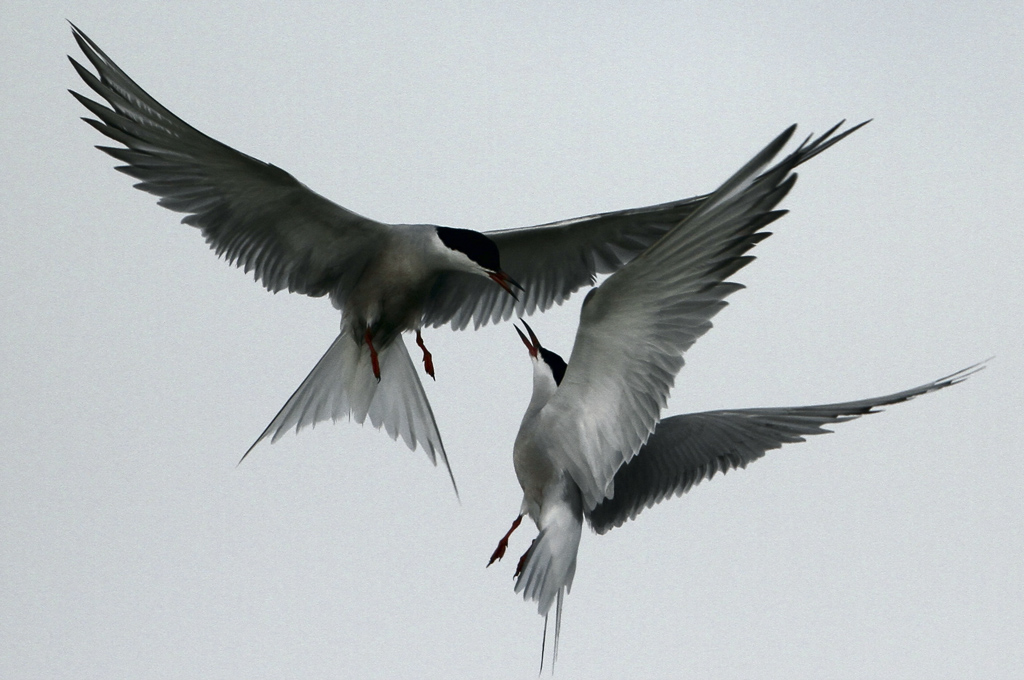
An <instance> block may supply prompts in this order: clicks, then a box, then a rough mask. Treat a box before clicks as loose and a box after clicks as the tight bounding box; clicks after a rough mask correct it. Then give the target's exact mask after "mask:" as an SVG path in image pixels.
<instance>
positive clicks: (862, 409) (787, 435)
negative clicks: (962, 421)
mask: <svg viewBox="0 0 1024 680" xmlns="http://www.w3.org/2000/svg"><path fill="white" fill-rule="evenodd" d="M982 368H984V367H983V366H981V365H980V364H979V365H974V366H970V367H968V368H965V369H963V370H961V371H957V372H956V373H953V374H952V375H948V376H946V377H945V378H940V379H939V380H935V381H933V382H930V383H925V384H924V385H920V386H918V387H915V388H913V389H909V390H904V391H902V392H896V393H895V394H889V395H885V396H882V397H875V398H873V399H863V400H860V401H848V402H844V403H839V404H823V405H819V406H796V407H787V408H752V409H739V410H723V411H707V412H704V413H688V414H686V415H679V416H672V417H671V418H666V419H664V420H662V421H661V422H660V423H658V426H657V428H656V429H655V430H654V432H653V433H651V436H650V438H649V439H648V440H647V443H646V444H644V446H643V447H642V448H641V449H640V451H639V452H638V453H637V455H636V456H635V457H634V458H633V459H631V460H630V461H629V462H628V463H626V464H625V465H623V466H622V467H620V468H619V470H618V471H617V472H616V473H615V495H614V496H613V497H611V498H605V499H604V500H602V501H601V503H599V504H598V505H597V507H595V508H594V509H593V510H592V511H591V512H590V513H589V514H588V516H587V519H588V521H589V522H590V524H591V526H592V527H593V528H594V531H596V532H597V533H599V534H603V533H606V532H608V531H610V530H611V529H614V528H615V527H618V526H622V525H623V524H624V523H625V522H626V521H628V520H631V519H635V518H636V516H637V515H638V514H640V512H642V511H643V510H644V508H650V507H653V506H654V505H656V504H657V503H660V502H661V501H663V500H665V499H667V498H671V497H673V496H680V495H682V494H684V493H686V492H687V491H689V490H690V489H691V488H692V487H693V486H694V485H695V484H698V483H700V482H701V481H703V480H705V479H711V478H712V477H714V476H715V474H716V473H718V472H721V473H723V474H724V473H725V472H727V471H729V470H731V469H734V468H745V467H746V466H747V464H748V463H751V462H753V461H755V460H757V459H759V458H761V457H762V456H764V454H765V453H766V452H768V451H770V450H772V449H778V448H780V447H781V446H782V445H783V444H789V443H793V442H802V441H805V440H804V437H806V436H809V435H815V434H826V433H829V432H831V430H828V429H826V428H825V426H826V425H831V424H833V423H842V422H846V421H847V420H853V419H855V418H859V417H860V416H863V415H867V414H869V413H878V411H877V409H879V408H880V407H882V406H890V405H892V404H898V403H900V402H904V401H908V400H910V399H913V398H914V397H918V396H921V395H922V394H928V393H929V392H934V391H936V390H941V389H943V388H946V387H949V386H950V385H956V384H957V383H959V382H962V381H964V380H966V379H967V378H968V377H970V376H971V375H973V374H974V373H976V372H978V371H980V370H981V369H982Z"/></svg>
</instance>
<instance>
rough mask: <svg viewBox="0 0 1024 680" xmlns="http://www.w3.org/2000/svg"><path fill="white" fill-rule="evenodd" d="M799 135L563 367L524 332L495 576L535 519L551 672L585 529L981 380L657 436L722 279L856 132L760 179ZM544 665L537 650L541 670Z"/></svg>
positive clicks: (605, 289) (719, 419) (663, 250)
mask: <svg viewBox="0 0 1024 680" xmlns="http://www.w3.org/2000/svg"><path fill="white" fill-rule="evenodd" d="M837 127H838V126H837ZM858 127H859V126H858ZM794 128H795V126H794V127H791V128H789V129H788V130H786V131H785V132H784V133H783V134H782V135H780V136H779V137H778V138H776V139H775V140H774V141H773V142H772V143H771V144H769V145H768V146H767V147H766V148H765V149H764V150H763V151H761V152H760V153H759V154H758V155H757V156H755V157H754V159H753V160H751V161H750V162H749V163H748V164H747V165H746V166H744V167H743V168H742V169H741V170H740V171H739V172H738V173H736V174H735V175H734V176H733V177H732V178H731V179H729V180H728V181H727V182H726V183H725V184H723V185H722V187H721V188H720V189H719V190H718V191H716V192H715V193H714V194H712V195H711V197H710V198H709V199H708V200H707V201H706V202H705V203H704V204H703V205H702V206H701V207H700V209H699V210H697V211H696V212H695V213H694V214H693V215H691V216H690V217H689V218H688V219H687V220H686V221H684V222H683V223H682V224H680V225H679V226H678V227H676V228H675V229H673V230H671V231H670V232H668V233H667V234H666V235H665V236H664V237H662V238H661V239H660V240H659V241H658V242H656V243H655V244H654V245H652V246H651V247H650V248H649V249H647V250H646V251H645V252H644V253H642V254H641V255H640V256H638V257H636V258H635V259H634V260H632V261H631V262H630V263H629V264H627V265H625V266H624V267H622V268H621V269H620V270H619V271H618V272H616V273H615V274H613V275H611V276H610V277H609V278H608V279H607V280H605V281H604V283H602V284H601V285H600V286H599V287H597V288H595V289H592V290H591V291H590V292H589V293H588V295H587V297H586V299H585V300H584V303H583V307H582V310H581V311H580V322H579V326H578V329H577V332H576V338H575V341H574V344H573V348H572V354H571V356H570V359H569V361H568V363H566V362H565V361H564V360H563V359H562V357H560V356H559V355H558V354H556V353H554V352H552V351H550V350H548V349H547V348H545V347H543V346H542V345H541V343H540V341H539V340H538V339H537V336H536V335H535V334H534V332H533V329H532V328H530V326H529V325H527V324H526V322H525V321H522V323H523V325H524V327H525V328H526V332H527V333H528V336H527V334H526V333H523V331H521V330H520V329H519V328H518V326H517V327H516V331H517V332H518V333H519V336H520V338H522V340H523V343H524V344H525V345H526V347H527V349H528V350H529V355H530V357H531V359H532V361H533V394H532V396H531V398H530V402H529V405H528V406H527V409H526V413H525V415H524V416H523V420H522V424H521V426H520V429H519V433H518V435H517V436H516V440H515V444H514V447H513V463H514V467H515V472H516V477H517V478H518V480H519V484H520V486H521V487H522V490H523V500H522V504H521V506H520V510H519V515H518V516H517V518H516V519H515V521H514V522H513V524H512V527H511V528H510V529H509V531H508V533H506V534H505V536H503V537H502V539H501V540H500V541H499V543H498V547H497V548H496V549H495V551H494V553H493V554H492V555H491V558H490V561H489V562H488V566H489V565H490V564H493V563H494V562H495V561H496V560H499V559H501V557H502V556H503V555H504V553H505V551H506V550H507V547H508V540H509V537H510V535H511V534H512V532H513V531H514V530H515V529H516V528H517V527H518V526H519V523H520V522H521V521H522V519H523V517H524V516H527V515H528V516H529V517H530V519H532V520H533V522H534V523H535V524H536V526H537V529H538V531H539V533H538V535H537V537H536V538H535V539H534V541H533V543H532V544H531V545H530V548H529V549H528V550H527V551H526V553H525V554H524V555H523V556H522V558H521V559H520V560H519V563H518V566H517V568H516V571H515V579H516V581H515V592H517V593H522V595H523V597H524V599H526V600H527V601H536V602H537V608H538V611H539V613H540V614H541V615H543V616H544V617H545V618H544V622H545V625H544V638H545V642H546V638H547V619H548V613H549V611H550V609H551V606H552V604H554V603H557V606H556V615H555V635H554V649H553V657H552V658H553V660H554V658H557V654H558V638H559V633H560V628H561V613H562V603H563V598H564V595H565V594H566V593H568V592H569V590H570V588H571V586H572V581H573V576H574V575H575V572H576V556H577V551H578V548H579V543H580V539H581V533H582V528H583V522H584V520H586V521H587V522H588V523H589V524H590V526H591V528H592V529H593V530H594V531H595V532H597V533H598V534H604V533H605V532H607V531H609V530H610V529H612V528H614V527H617V526H620V525H622V524H623V523H624V522H626V521H627V520H630V519H633V518H635V517H636V516H637V514H638V513H640V512H641V511H642V510H643V509H644V508H646V507H650V506H653V505H654V504H656V503H659V502H660V501H662V500H664V499H666V498H669V497H671V496H676V495H680V494H682V493H684V492H686V491H687V490H689V489H690V488H691V487H692V486H693V485H694V484H697V483H698V482H700V481H701V480H703V479H710V478H711V477H713V476H714V475H715V473H716V472H719V471H721V472H723V473H724V472H725V471H726V470H729V469H730V468H735V467H746V465H747V464H748V463H750V462H751V461H753V460H756V459H758V458H760V457H762V456H763V455H764V454H765V452H766V451H768V450H770V449H776V448H779V447H780V446H781V445H782V444H784V443H790V442H797V441H804V436H806V435H812V434H821V433H824V432H828V430H826V429H824V428H823V425H826V424H829V423H837V422H843V421H846V420H851V419H853V418H857V417H859V416H861V415H865V414H868V413H874V412H875V409H876V408H878V407H880V406H885V405H889V404H895V403H898V402H902V401H907V400H908V399H912V398H914V397H916V396H919V395H922V394H926V393H928V392H933V391H935V390H939V389H943V388H945V387H948V386H950V385H954V384H956V383H958V382H960V381H962V380H964V379H966V378H967V377H968V376H969V375H971V374H972V373H973V372H975V371H977V370H980V369H979V368H978V365H975V366H973V367H970V368H967V369H964V370H962V371H959V372H957V373H954V374H952V375H950V376H947V377H945V378H941V379H939V380H936V381H934V382H930V383H927V384H924V385H921V386H919V387H915V388H913V389H910V390H905V391H903V392H897V393H895V394H890V395H887V396H883V397H877V398H874V399H865V400H862V401H851V402H846V403H838V404H827V405H821V406H803V407H793V408H755V409H741V410H725V411H710V412H706V413H693V414H687V415H679V416H673V417H670V418H666V419H664V420H662V421H660V423H659V416H660V412H661V409H663V408H664V407H665V404H666V400H667V398H668V394H669V391H670V389H671V388H672V386H673V383H674V381H675V376H676V374H677V373H678V372H679V370H680V369H681V368H682V366H683V353H684V352H685V351H686V350H687V349H689V348H690V347H691V346H692V345H693V343H694V342H695V341H696V340H697V339H698V338H700V337H701V336H702V335H703V334H704V333H706V332H707V331H708V330H709V329H710V328H711V319H712V317H714V316H715V314H717V313H718V312H719V311H721V310H722V309H723V308H724V307H725V306H726V304H727V303H726V301H725V298H726V297H727V296H728V295H730V294H731V293H733V292H735V291H736V290H738V289H740V288H742V286H741V285H739V284H737V283H733V282H727V281H726V279H727V278H728V277H729V276H731V275H732V274H733V273H735V272H736V271H738V270H739V269H741V268H742V267H744V266H745V265H746V264H748V263H749V262H750V261H751V260H753V257H751V256H749V255H746V253H747V251H749V250H750V249H751V248H752V247H753V246H754V245H755V244H757V243H758V242H759V241H761V240H763V239H764V238H765V237H767V236H768V235H769V233H768V232H765V231H762V229H763V228H764V227H766V226H767V225H768V224H770V223H771V222H773V221H775V220H776V219H778V218H779V217H781V216H782V215H783V214H784V213H785V211H782V210H776V209H775V206H776V205H777V204H778V203H779V201H781V200H782V198H783V197H784V196H785V195H786V194H787V192H788V191H789V190H790V188H791V187H792V186H793V184H794V181H795V180H796V176H795V174H793V173H792V169H793V167H794V165H795V163H796V162H797V161H799V160H800V159H801V158H803V157H804V156H805V155H807V154H812V155H813V154H814V153H818V152H820V151H821V150H823V148H827V146H828V145H831V144H833V143H835V142H836V141H838V140H839V139H841V138H842V137H843V136H845V135H846V134H849V133H850V132H852V131H853V130H852V129H851V130H848V131H847V132H846V133H844V134H843V135H840V136H838V137H831V135H832V133H833V132H834V131H835V130H836V128H833V129H832V130H830V131H829V132H828V133H826V134H825V135H822V136H821V137H819V138H818V139H816V140H813V141H812V140H811V138H808V140H807V141H805V142H804V144H803V145H801V146H800V148H799V149H797V150H796V151H795V152H793V153H792V154H791V155H789V156H788V157H786V158H784V159H783V160H782V161H781V162H779V163H778V164H777V165H775V166H774V167H772V168H771V169H770V170H768V171H766V172H764V173H763V174H760V175H759V173H761V171H762V170H763V168H765V166H767V165H768V164H769V163H770V162H771V161H772V159H773V158H774V157H775V156H776V155H777V154H778V153H779V151H780V150H781V149H782V148H783V146H784V145H785V144H786V142H787V141H788V140H789V138H790V136H791V135H792V133H793V131H794ZM854 129H856V128H854ZM543 658H544V649H543V646H542V649H541V667H542V669H543Z"/></svg>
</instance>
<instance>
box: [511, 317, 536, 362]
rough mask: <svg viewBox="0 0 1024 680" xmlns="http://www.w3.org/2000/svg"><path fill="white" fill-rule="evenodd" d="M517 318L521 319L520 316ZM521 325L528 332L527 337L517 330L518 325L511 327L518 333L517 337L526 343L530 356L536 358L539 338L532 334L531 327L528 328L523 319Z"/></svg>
mask: <svg viewBox="0 0 1024 680" xmlns="http://www.w3.org/2000/svg"><path fill="white" fill-rule="evenodd" d="M519 320H520V321H523V319H522V317H520V319H519ZM523 325H524V326H526V331H527V332H528V333H529V334H530V338H529V339H527V338H526V336H525V335H523V332H522V331H521V330H519V326H515V325H513V328H515V329H516V333H519V339H520V340H522V341H523V344H524V345H526V349H528V350H530V356H531V357H533V358H537V354H538V353H539V352H540V340H538V339H537V336H536V335H534V334H533V329H532V328H530V325H529V324H528V323H526V322H525V321H523Z"/></svg>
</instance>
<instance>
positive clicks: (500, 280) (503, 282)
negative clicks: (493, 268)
mask: <svg viewBox="0 0 1024 680" xmlns="http://www.w3.org/2000/svg"><path fill="white" fill-rule="evenodd" d="M487 276H489V277H490V278H491V281H494V282H495V283H496V284H498V285H499V286H501V287H502V288H504V289H505V292H506V293H508V294H509V295H511V296H512V299H513V300H515V301H516V302H519V296H518V295H516V293H515V291H513V290H512V287H513V286H514V287H516V288H518V289H519V290H523V287H522V286H520V285H519V284H518V283H516V281H515V279H513V278H512V277H511V276H509V275H508V274H506V273H505V272H495V273H493V274H488V275H487Z"/></svg>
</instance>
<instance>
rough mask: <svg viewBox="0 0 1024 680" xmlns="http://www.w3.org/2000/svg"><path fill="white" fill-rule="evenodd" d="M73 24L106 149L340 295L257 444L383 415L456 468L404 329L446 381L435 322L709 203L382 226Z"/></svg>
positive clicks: (636, 245)
mask: <svg viewBox="0 0 1024 680" xmlns="http://www.w3.org/2000/svg"><path fill="white" fill-rule="evenodd" d="M72 32H73V34H74V38H75V40H76V41H77V43H78V45H79V47H80V48H81V50H82V52H83V53H84V54H85V56H86V58H87V59H88V61H89V62H90V63H91V64H92V66H93V67H94V69H95V71H96V73H95V74H94V73H92V72H91V71H90V70H88V69H87V68H85V67H83V66H82V65H81V64H79V63H78V62H76V61H75V60H74V59H73V58H71V63H72V65H73V66H74V68H75V70H76V71H77V72H78V74H79V76H81V78H82V80H83V81H85V83H86V84H87V85H88V86H89V88H91V89H92V90H93V91H94V92H95V93H97V94H98V95H99V96H100V97H102V98H103V99H104V100H106V102H107V103H108V104H109V108H108V107H107V106H104V105H102V104H100V103H97V102H95V101H93V100H91V99H89V98H87V97H84V96H82V95H80V94H78V93H76V92H72V94H73V95H74V96H75V98H76V99H77V100H78V101H79V102H81V103H82V105H83V106H85V107H86V109H88V110H89V112H90V113H91V114H92V115H94V116H95V119H90V118H86V119H85V120H86V121H87V122H88V123H89V124H91V125H92V126H93V127H95V128H96V129H97V130H99V131H100V132H101V133H103V134H104V135H106V136H107V137H109V138H110V139H112V140H114V141H115V142H118V143H119V144H120V145H122V146H120V147H106V146H100V147H98V148H100V149H101V150H103V151H105V152H106V153H108V154H109V155H111V156H113V157H114V158H115V159H117V160H118V161H121V162H122V163H124V165H121V166H119V167H118V168H117V169H118V170H120V171H122V172H124V173H125V174H127V175H129V176H131V177H134V178H136V179H138V180H140V181H139V183H138V184H136V185H135V186H136V187H137V188H139V189H141V190H143V191H147V192H149V193H152V194H155V195H156V196H158V197H159V199H160V200H159V201H158V202H159V204H160V205H162V206H164V207H166V208H168V209H170V210H174V211H176V212H181V213H185V214H186V216H185V217H184V218H183V219H182V222H183V223H185V224H188V225H191V226H193V227H196V228H198V229H199V230H200V231H201V232H202V234H203V236H204V237H205V238H206V241H207V242H208V243H209V245H210V247H211V248H212V249H213V250H214V251H215V252H216V253H217V254H218V255H220V256H222V257H224V258H225V259H226V260H227V261H228V262H230V263H232V264H235V265H237V266H239V267H242V268H243V269H244V270H245V271H246V272H248V271H252V272H253V274H254V276H255V278H256V280H257V281H259V282H260V283H262V284H263V285H264V286H265V287H266V288H267V289H268V290H270V291H272V292H278V291H280V290H288V291H290V292H295V293H302V294H305V295H309V296H312V297H321V296H328V297H329V298H330V300H331V302H332V303H333V305H334V306H335V307H336V308H337V309H339V310H340V311H341V317H342V320H341V330H340V333H339V335H338V336H337V338H336V339H335V340H334V342H333V343H332V345H331V346H330V348H329V349H328V350H327V352H326V353H325V354H324V356H323V357H322V358H321V359H320V361H319V362H318V363H317V364H316V366H315V367H314V368H313V370H312V372H310V374H309V375H308V376H307V377H306V379H305V380H304V381H303V382H302V383H301V384H300V386H299V387H298V389H297V390H296V391H295V392H294V393H293V394H292V396H291V397H290V398H289V399H288V400H287V402H286V403H285V405H284V406H283V407H282V408H281V410H280V411H279V412H278V414H277V416H276V417H275V418H274V419H273V420H272V421H271V422H270V424H269V425H268V426H267V428H266V429H265V430H264V431H263V433H262V434H261V435H260V436H259V438H258V439H257V440H256V442H254V443H253V445H252V447H250V448H249V451H252V448H253V447H255V446H256V444H258V443H259V442H260V441H262V440H264V439H265V438H267V437H270V438H271V440H272V441H276V440H277V439H278V438H279V437H280V436H282V435H283V434H284V433H285V432H286V431H288V430H289V429H292V428H294V429H296V430H299V429H301V428H303V427H305V426H307V425H312V424H315V423H318V422H321V421H324V420H328V419H331V420H337V419H339V418H346V417H347V418H350V419H352V420H354V421H355V422H357V423H363V422H365V420H366V419H367V418H369V420H370V422H371V423H372V424H373V426H374V427H376V428H381V427H383V428H384V429H385V431H386V432H387V433H388V434H389V435H390V436H391V437H392V438H393V439H397V438H399V437H401V438H402V440H403V441H404V442H405V443H406V445H407V446H408V447H409V448H410V449H415V448H416V447H417V445H422V446H423V448H424V450H425V451H426V453H427V455H428V457H429V458H430V460H431V461H433V462H434V463H435V464H436V463H437V459H438V458H440V459H441V460H442V461H443V462H444V465H445V467H446V468H447V470H448V473H449V475H450V476H451V468H450V467H449V466H448V460H447V455H446V454H445V450H444V446H443V444H442V442H441V435H440V433H439V431H438V428H437V424H436V422H435V419H434V415H433V412H432V411H431V408H430V403H429V401H428V400H427V397H426V393H425V392H424V390H423V386H422V384H421V383H420V380H419V376H418V375H417V373H416V369H415V367H414V365H413V363H412V360H411V358H410V356H409V353H408V350H407V349H406V347H405V343H404V342H403V341H402V340H401V334H402V333H403V332H405V331H414V332H415V334H416V342H417V345H419V347H420V349H421V350H422V352H423V364H424V368H425V370H426V372H427V373H428V374H430V375H431V376H432V375H433V360H432V357H431V355H430V353H429V352H428V351H427V349H426V345H425V344H424V342H423V338H422V335H421V332H420V331H421V329H422V328H424V327H439V326H443V325H445V324H450V325H451V326H452V327H453V328H455V329H464V328H466V327H467V326H468V325H470V324H471V323H472V324H473V325H474V326H475V327H479V326H481V325H483V324H486V323H495V322H498V321H502V320H507V319H509V318H511V316H512V315H513V314H516V315H518V316H523V315H528V314H532V313H534V312H536V311H543V310H545V309H548V308H549V307H551V306H552V305H554V304H560V303H562V302H563V301H565V300H566V299H567V298H568V297H569V296H570V295H571V294H572V293H574V292H575V291H576V290H578V289H579V288H581V287H583V286H587V285H592V284H593V283H594V281H595V277H596V276H597V275H598V274H607V273H611V272H613V271H615V270H617V269H618V268H620V267H621V266H622V265H623V264H625V263H626V262H628V261H629V260H631V259H632V258H633V257H635V256H636V255H637V254H639V253H640V252H642V251H643V250H644V249H645V248H647V247H648V246H649V245H650V244H651V243H653V242H654V241H656V240H657V239H658V238H660V237H661V236H662V235H663V234H664V233H665V232H667V231H668V230H669V229H670V228H672V227H674V226H675V225H677V224H679V223H680V222H681V221H682V220H684V219H685V218H686V217H687V216H688V215H690V214H692V213H693V212H694V211H696V210H697V209H698V208H700V206H701V205H702V204H703V203H704V202H705V201H706V200H707V196H696V197H693V198H687V199H683V200H679V201H675V202H671V203H664V204H660V205H654V206H648V207H644V208H635V209H631V210H622V211H617V212H609V213H602V214H597V215H591V216H587V217H579V218H575V219H570V220H564V221H560V222H552V223H549V224H542V225H539V226H535V227H527V228H519V229H505V230H497V231H490V232H487V233H480V232H475V231H470V230H466V229H454V228H449V227H441V226H434V225H425V224H412V225H404V224H385V223H382V222H377V221H375V220H372V219H369V218H366V217H362V216H361V215H357V214H356V213H354V212H352V211H350V210H347V209H345V208H343V207H341V206H339V205H337V204H335V203H333V202H331V201H329V200H327V199H326V198H324V197H323V196H321V195H319V194H317V193H315V192H313V191H312V190H310V189H309V188H307V187H306V186H305V185H303V184H301V183H300V182H299V181H298V180H296V179H295V178H294V177H293V176H292V175H290V174H288V173H287V172H285V171H284V170H281V169H280V168H278V167H276V166H274V165H271V164H268V163H264V162H262V161H260V160H257V159H255V158H252V157H251V156H247V155H245V154H243V153H241V152H238V151H236V150H234V149H232V148H230V147H228V146H226V145H224V144H222V143H220V142H218V141H216V140H214V139H212V138H210V137H208V136H206V135H204V134H203V133H201V132H199V131H198V130H196V129H195V128H193V127H192V126H190V125H189V124H187V123H186V122H184V121H183V120H181V119H180V118H178V117H177V116H175V115H174V114H173V113H171V112H170V111H169V110H168V109H167V108H166V107H164V106H163V105H162V104H160V103H159V102H158V101H156V100H155V99H154V98H153V97H151V96H150V95H149V94H147V93H146V92H145V91H144V90H143V89H142V88H141V87H139V85H137V84H136V83H135V82H134V81H133V80H132V79H131V78H129V77H128V76H127V75H126V74H125V73H124V71H122V70H121V69H120V68H119V67H118V66H117V64H115V63H114V62H113V61H112V60H111V59H110V58H109V57H108V56H107V55H106V54H104V53H103V51H102V50H101V49H100V48H99V47H98V46H97V45H96V43H94V42H93V41H92V40H90V39H89V38H88V37H87V36H86V35H85V34H84V33H82V32H81V31H80V30H78V29H77V28H76V27H74V26H72ZM69 58H70V57H69ZM809 157H810V156H809V155H805V156H803V157H801V158H800V159H799V160H797V161H796V163H799V162H802V161H803V160H806V159H807V158H809ZM492 282H493V283H492ZM495 284H497V285H495ZM520 284H521V285H520ZM517 291H518V292H517ZM249 451H247V452H246V455H248V453H249ZM244 458H245V456H243V459H244ZM452 482H453V484H454V477H452Z"/></svg>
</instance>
